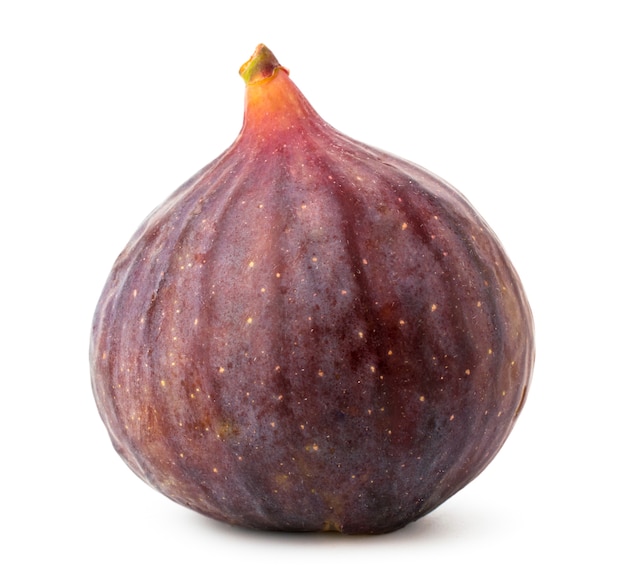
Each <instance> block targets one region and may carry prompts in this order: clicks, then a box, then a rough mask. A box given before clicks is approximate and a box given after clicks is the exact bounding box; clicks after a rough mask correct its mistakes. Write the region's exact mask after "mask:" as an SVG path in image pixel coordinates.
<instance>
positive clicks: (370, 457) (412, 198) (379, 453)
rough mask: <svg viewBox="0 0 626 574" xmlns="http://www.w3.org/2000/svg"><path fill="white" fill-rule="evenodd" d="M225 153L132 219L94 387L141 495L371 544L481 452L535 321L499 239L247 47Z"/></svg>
mask: <svg viewBox="0 0 626 574" xmlns="http://www.w3.org/2000/svg"><path fill="white" fill-rule="evenodd" d="M240 73H241V75H242V77H243V78H244V80H245V83H246V99H245V114H244V122H243V128H242V130H241V132H240V134H239V136H238V137H237V139H236V141H235V142H234V144H233V145H232V146H231V147H230V148H229V149H227V150H226V151H225V152H224V153H223V154H222V155H221V156H219V157H218V158H217V159H215V160H214V161H213V162H211V163H210V164H209V165H207V166H206V167H205V168H204V169H202V170H201V171H200V172H198V173H197V174H196V175H195V176H193V177H192V178H191V179H190V180H189V181H187V182H186V183H185V184H184V185H182V186H181V187H180V188H179V189H178V190H177V191H176V192H175V193H174V194H173V195H172V196H171V197H169V198H168V199H167V200H166V201H165V202H164V203H163V204H162V205H161V206H160V207H158V208H157V209H156V210H155V211H153V212H152V214H151V215H149V216H148V217H147V219H146V220H145V221H144V222H143V224H142V225H141V226H140V228H139V229H138V231H137V232H136V234H135V235H134V236H133V238H132V239H131V241H130V243H129V244H128V246H127V247H126V248H125V250H124V251H123V252H122V253H121V255H120V256H119V258H118V259H117V261H116V263H115V265H114V267H113V270H112V272H111V274H110V277H109V279H108V281H107V283H106V285H105V287H104V291H103V293H102V296H101V298H100V300H99V303H98V305H97V309H96V312H95V318H94V322H93V330H92V336H91V347H90V361H91V369H92V385H93V391H94V394H95V399H96V402H97V406H98V409H99V412H100V413H101V416H102V419H103V420H104V423H105V425H106V427H107V429H108V432H109V433H110V436H111V439H112V442H113V445H114V447H115V448H116V449H117V451H118V452H119V454H120V455H121V457H122V458H123V459H124V460H125V461H126V463H127V464H128V465H129V466H130V468H131V469H132V470H133V471H134V472H135V473H137V475H139V476H140V477H141V478H142V479H143V480H145V481H146V482H147V483H149V484H150V485H152V486H153V487H154V488H156V489H157V490H159V491H160V492H162V493H163V494H165V495H166V496H168V497H169V498H171V499H172V500H174V501H176V502H178V503H180V504H182V505H185V506H187V507H189V508H191V509H193V510H195V511H198V512H200V513H203V514H206V515H208V516H211V517H213V518H215V519H218V520H222V521H225V522H228V523H231V524H235V525H242V526H246V527H251V528H258V529H272V530H286V531H327V530H331V531H339V532H343V533H384V532H390V531H393V530H396V529H399V528H401V527H403V526H404V525H406V524H408V523H410V522H412V521H414V520H416V519H418V518H419V517H421V516H423V515H425V514H426V513H428V512H430V511H432V510H433V509H434V508H436V507H437V506H438V505H440V504H441V503H442V502H443V501H445V500H446V499H447V498H449V497H450V496H452V495H453V494H455V493H456V492H457V491H458V490H459V489H461V488H463V487H464V486H465V485H467V484H468V483H469V482H470V481H471V480H472V479H474V478H475V477H476V476H477V475H478V474H479V473H480V472H481V471H482V470H483V469H484V468H485V467H486V466H487V464H489V462H490V461H491V460H492V459H493V457H494V456H495V455H496V453H497V452H498V450H499V449H500V447H501V446H502V444H503V443H504V441H505V440H506V438H507V436H508V435H509V433H510V431H511V428H512V426H513V424H514V422H515V420H516V419H517V417H518V415H519V413H520V409H521V408H522V406H523V404H524V401H525V397H526V391H527V388H528V385H529V381H530V377H531V371H532V367H533V361H534V343H533V321H532V316H531V311H530V308H529V305H528V302H527V299H526V297H525V295H524V292H523V289H522V285H521V283H520V280H519V278H518V275H517V274H516V272H515V270H514V268H513V266H512V265H511V262H510V261H509V259H508V258H507V256H506V255H505V252H504V251H503V249H502V247H501V245H500V243H499V241H498V239H497V238H496V236H495V235H494V233H493V232H492V231H491V229H490V228H489V227H488V226H487V224H486V223H485V222H484V221H483V219H482V218H481V217H480V216H479V215H478V214H477V213H476V211H475V210H474V209H473V208H472V206H471V205H470V204H469V203H468V201H467V200H466V199H465V198H464V197H463V196H462V195H461V194H459V193H458V192H457V191H456V190H455V189H453V188H452V187H450V186H449V185H448V184H447V183H445V182H444V181H442V180H441V179H439V178H437V177H436V176H434V175H433V174H431V173H429V172H427V171H425V170H424V169H422V168H420V167H418V166H416V165H414V164H412V163H409V162H407V161H404V160H401V159H398V158H397V157H394V156H392V155H389V154H387V153H384V152H382V151H380V150H378V149H374V148H372V147H368V146H366V145H364V144H362V143H359V142H357V141H355V140H353V139H351V138H349V137H346V136H345V135H343V134H341V133H339V132H337V131H336V130H335V129H333V128H332V127H330V126H329V125H328V124H327V123H325V122H324V121H323V120H322V119H321V118H320V117H319V116H318V114H317V113H316V112H315V111H314V110H313V108H312V107H311V105H310V104H309V103H308V101H307V100H306V99H305V98H304V96H303V95H302V93H301V92H300V91H299V90H298V89H297V88H296V86H295V85H294V83H293V82H292V81H291V79H290V77H289V74H288V71H287V70H286V69H285V68H284V67H282V66H281V65H279V63H278V62H277V60H276V58H275V57H274V56H273V54H272V53H271V52H270V51H269V50H268V49H267V48H266V47H265V46H263V45H260V46H259V47H258V48H257V50H256V52H255V53H254V55H253V56H252V58H251V59H250V60H249V61H248V62H247V63H246V64H244V65H243V66H242V68H241V71H240Z"/></svg>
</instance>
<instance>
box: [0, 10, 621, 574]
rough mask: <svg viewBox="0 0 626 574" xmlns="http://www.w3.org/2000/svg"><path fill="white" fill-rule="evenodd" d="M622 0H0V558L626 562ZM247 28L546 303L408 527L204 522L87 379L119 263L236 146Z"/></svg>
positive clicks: (243, 563) (86, 567)
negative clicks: (472, 458) (104, 408)
mask: <svg viewBox="0 0 626 574" xmlns="http://www.w3.org/2000/svg"><path fill="white" fill-rule="evenodd" d="M621 4H622V3H621V2H607V1H602V0H595V1H594V2H577V1H569V2H556V1H549V0H545V1H541V2H536V1H527V2H519V3H513V2H495V1H494V2H486V1H475V2H450V1H437V2H434V1H432V2H420V1H417V2H407V1H401V2H400V1H394V0H386V1H385V2H382V3H378V2H376V3H374V2H369V1H367V0H360V1H359V2H356V1H355V2H340V1H339V0H335V1H332V2H326V1H323V0H316V1H315V2H304V3H302V2H294V1H293V0H292V1H290V2H278V1H272V0H258V1H257V2H249V1H241V2H237V1H236V0H233V1H232V2H215V3H209V2H189V1H185V0H177V2H170V3H166V2H158V1H152V2H137V1H132V0H126V1H124V2H121V1H116V0H110V1H108V2H70V1H68V0H57V1H56V2H43V1H41V2H37V1H31V2H28V1H24V2H19V3H18V2H3V3H2V4H1V5H0V192H1V193H2V202H1V204H0V205H1V211H0V213H1V217H2V223H1V225H0V233H1V234H2V235H1V238H0V239H1V241H0V248H1V249H2V257H1V260H0V262H1V273H2V277H1V281H0V289H1V292H0V304H1V305H2V309H1V315H0V318H1V327H2V332H3V339H2V343H1V344H0V353H1V355H0V367H1V369H0V375H1V380H0V385H1V386H0V389H1V390H0V397H1V399H0V409H1V411H0V413H1V414H0V425H1V428H0V440H1V441H2V443H1V450H0V454H1V457H2V462H1V465H2V472H1V473H0V481H1V482H0V487H1V494H2V505H1V508H0V522H1V524H2V531H3V534H2V535H1V536H2V538H1V547H2V550H1V551H0V570H1V571H2V572H7V573H13V572H79V571H80V572H93V573H99V572H116V573H121V574H125V573H130V572H149V573H155V574H156V573H162V572H177V573H180V572H194V573H201V572H215V571H216V569H218V568H219V569H220V571H224V570H226V571H230V572H244V571H250V572H258V571H261V572H265V571H269V570H270V569H271V570H272V571H289V572H314V571H315V572H320V571H326V572H328V571H340V572H341V571H343V572H360V573H363V572H365V573H367V572H379V571H381V570H383V571H390V572H394V571H398V572H400V571H405V570H406V569H407V568H408V569H410V570H411V571H415V572H418V571H419V572H438V573H441V572H444V573H445V572H458V571H467V570H468V569H471V571H474V570H476V571H482V572H501V571H506V572H526V571H534V570H535V571H539V572H551V571H558V572H567V571H569V569H570V568H574V567H580V571H586V572H590V571H593V572H602V573H607V572H624V571H625V569H626V560H625V558H624V552H623V548H622V546H623V543H624V534H625V530H624V523H623V517H624V513H625V511H626V506H625V501H624V484H625V480H626V476H625V472H624V470H623V469H624V466H623V459H624V454H625V446H624V438H625V430H624V409H625V399H626V393H625V390H624V388H625V384H626V365H625V362H624V358H625V355H626V349H625V343H626V336H625V334H624V333H625V327H626V323H625V321H626V316H625V312H624V281H623V279H622V278H623V275H622V267H623V266H624V258H625V256H624V235H623V227H624V225H623V212H624V207H623V205H624V203H623V196H624V193H625V192H626V184H625V181H626V180H625V177H624V168H625V167H626V165H625V158H626V143H625V137H626V136H625V133H626V115H625V111H624V110H625V107H626V87H625V83H624V82H625V79H624V78H625V70H626V63H625V59H626V40H625V38H626V34H625V32H624V30H625V29H626V18H625V17H624V15H623V14H622V13H621V11H620V8H621ZM259 42H263V43H265V44H267V45H268V46H269V47H270V48H271V49H272V50H273V51H274V53H275V54H276V55H277V57H278V58H279V60H280V61H281V63H283V64H284V65H285V66H287V67H288V68H290V70H291V77H292V79H293V80H294V81H295V82H296V84H298V85H299V87H300V88H301V90H302V91H303V92H304V93H305V95H307V97H308V98H309V100H310V101H311V103H312V104H313V105H314V107H316V108H317V110H318V112H320V114H321V115H322V116H323V117H324V118H325V119H326V120H327V121H329V122H330V123H331V124H333V125H334V126H335V127H337V128H338V129H340V130H341V131H343V132H345V133H347V134H349V135H351V136H353V137H356V138H358V139H360V140H362V141H364V142H366V143H369V144H372V145H376V146H378V147H381V148H384V149H387V150H388V151H391V152H393V153H395V154H398V155H400V156H403V157H405V158H407V159H410V160H412V161H414V162H416V163H419V164H421V165H423V166H425V167H427V168H428V169H430V170H431V171H434V172H435V173H437V174H439V175H440V176H441V177H443V178H444V179H446V180H448V181H449V182H451V183H452V184H453V185H454V186H455V187H457V188H459V189H460V190H461V191H462V192H463V193H464V195H466V196H467V197H468V198H469V199H470V201H471V202H472V203H473V204H474V205H475V206H476V207H477V209H478V210H479V211H480V212H481V213H482V215H483V216H484V217H485V218H486V219H487V221H488V222H489V223H490V225H491V226H492V227H493V228H494V229H495V231H496V233H497V234H498V235H499V236H500V238H501V240H502V242H503V244H504V245H505V247H506V249H507V251H508V253H509V255H510V257H511V259H512V260H513V262H514V263H515V265H516V267H517V269H518V271H519V273H520V275H521V277H522V279H523V282H524V285H525V287H526V290H527V294H528V296H529V299H530V301H531V304H532V307H533V310H534V314H535V320H536V331H537V363H536V369H535V376H534V380H533V385H532V389H531V392H530V394H529V400H528V403H527V406H526V409H525V411H524V412H523V414H522V417H521V419H520V420H519V423H518V424H517V426H516V428H515V429H514V432H513V434H512V435H511V437H510V439H509V441H508V442H507V444H506V445H505V447H504V449H503V450H502V451H501V452H500V454H499V455H498V457H497V458H496V459H495V461H494V462H493V463H492V465H491V466H490V467H489V468H488V469H487V470H486V471H485V472H484V473H483V474H482V475H481V476H480V477H479V478H478V479H476V481H474V482H473V483H472V484H471V485H469V486H468V487H467V488H466V489H464V490H463V491H462V492H461V493H459V494H457V495H456V496H455V497H453V498H452V499H451V500H449V501H448V502H447V503H446V504H444V505H443V506H442V507H440V508H439V509H438V510H436V511H435V512H434V513H432V514H431V515H429V516H428V517H426V518H424V519H422V520H421V521H419V522H417V523H415V524H414V525H411V526H409V527H407V528H405V529H403V530H402V531H399V532H397V533H395V534H391V535H387V536H382V537H356V538H350V537H342V536H338V535H335V536H323V535H322V536H316V535H296V536H294V535H280V534H263V533H252V532H247V531H241V530H237V529H233V528H230V527H227V526H223V525H221V524H218V523H215V522H213V521H211V520H208V519H205V518H203V517H200V516H199V515H195V514H193V513H191V512H190V511H188V510H186V509H184V508H182V507H179V506H177V505H175V504H174V503H172V502H170V501H168V500H167V499H165V498H164V497H162V496H161V495H160V494H158V493H156V492H155V491H153V490H152V489H150V488H149V487H147V486H146V485H144V484H143V483H142V482H141V481H140V480H139V479H137V478H136V477H135V476H134V475H133V474H132V473H131V471H130V470H128V469H127V468H126V466H125V465H124V463H123V462H122V461H121V459H119V458H118V457H117V455H116V454H115V452H114V451H113V449H112V447H111V446H110V443H109V439H108V436H107V435H106V431H105V429H104V426H103V425H102V423H101V421H100V419H99V416H98V413H97V411H96V409H95V405H94V402H93V399H92V396H91V388H90V380H89V365H88V359H87V352H88V340H89V332H90V323H91V318H92V313H93V310H94V308H95V304H96V301H97V299H98V297H99V294H100V290H101V288H102V286H103V283H104V281H105V278H106V276H107V274H108V272H109V269H110V267H111V265H112V264H113V261H114V259H115V257H116V256H117V254H118V253H119V252H120V251H121V249H122V248H123V247H124V245H125V243H126V241H127V240H128V239H129V238H130V235H131V234H132V233H133V232H134V230H135V228H136V227H137V226H138V225H139V223H140V222H141V221H142V219H143V218H144V216H146V215H147V213H148V212H149V211H150V210H151V209H152V208H153V207H155V206H156V205H157V204H158V203H160V202H161V201H162V200H163V199H164V198H165V197H166V196H167V195H169V194H170V193H171V192H172V191H173V190H174V189H175V188H176V187H178V185H179V184H181V183H182V182H183V181H185V180H186V179H187V178H188V177H189V176H191V175H192V174H194V173H195V172H196V171H197V170H198V169H200V168H201V167H202V166H203V165H205V164H206V163H208V162H209V161H210V160H212V159H213V158H214V157H215V156H217V155H218V154H219V153H220V152H221V151H223V150H224V149H225V148H226V147H227V146H228V145H230V144H231V142H232V141H233V140H234V138H235V137H236V135H237V133H238V131H239V129H240V126H241V120H242V113H243V110H242V104H243V82H242V80H241V79H240V78H239V76H238V73H237V72H238V69H239V66H240V65H241V64H242V63H243V62H244V61H246V60H247V59H248V57H249V56H250V55H251V53H252V51H253V50H254V48H255V46H256V44H257V43H259ZM577 571H578V570H577Z"/></svg>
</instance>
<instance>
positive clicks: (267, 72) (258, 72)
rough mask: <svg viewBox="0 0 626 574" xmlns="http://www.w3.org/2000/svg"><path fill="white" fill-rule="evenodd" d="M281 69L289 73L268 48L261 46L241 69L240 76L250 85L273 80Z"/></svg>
mask: <svg viewBox="0 0 626 574" xmlns="http://www.w3.org/2000/svg"><path fill="white" fill-rule="evenodd" d="M280 69H282V70H285V72H287V73H289V72H288V71H287V70H286V69H285V68H284V67H283V66H281V65H280V64H279V63H278V60H277V59H276V56H274V54H273V53H272V51H271V50H270V49H269V48H268V47H267V46H265V45H264V44H259V45H258V46H257V47H256V50H255V51H254V54H252V57H251V58H250V59H249V60H248V61H247V62H246V63H245V64H244V65H243V66H241V68H240V69H239V75H240V76H241V77H242V78H243V79H244V81H245V82H246V84H247V85H250V84H256V83H258V82H262V81H264V80H267V79H269V78H271V77H272V76H273V75H274V74H275V73H276V71H277V70H280Z"/></svg>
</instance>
